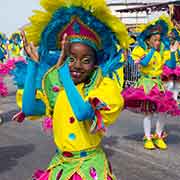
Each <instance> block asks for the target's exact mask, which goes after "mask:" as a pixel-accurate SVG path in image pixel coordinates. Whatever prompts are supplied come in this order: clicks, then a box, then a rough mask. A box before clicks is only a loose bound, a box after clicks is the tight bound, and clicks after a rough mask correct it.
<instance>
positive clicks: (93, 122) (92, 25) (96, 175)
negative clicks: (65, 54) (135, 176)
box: [17, 0, 128, 180]
mask: <svg viewBox="0 0 180 180" xmlns="http://www.w3.org/2000/svg"><path fill="white" fill-rule="evenodd" d="M41 5H42V6H43V8H44V9H45V11H35V15H34V16H32V17H31V18H30V20H31V23H32V24H31V25H30V26H28V27H26V32H27V38H28V40H29V41H30V42H34V44H35V45H37V46H38V47H39V49H38V52H39V55H40V62H39V63H35V62H33V61H32V60H31V59H28V65H27V67H26V68H27V72H26V73H27V76H26V79H25V84H24V85H23V86H21V87H20V85H19V87H20V88H21V89H19V91H18V93H17V100H18V104H19V105H20V106H22V112H20V113H19V114H18V116H19V117H20V120H22V119H23V117H24V116H26V117H30V118H31V119H33V118H34V117H39V116H42V115H45V116H46V118H45V122H44V128H45V129H47V128H50V127H52V128H53V135H54V142H55V144H56V146H57V154H56V155H55V157H54V158H53V159H52V161H51V163H50V165H49V167H48V168H47V169H46V170H45V171H41V170H38V171H37V172H36V173H35V174H34V176H33V179H35V180H56V179H61V178H62V179H64V180H74V179H76V180H89V179H94V180H96V179H104V180H106V179H108V180H113V179H115V177H114V176H113V174H112V171H111V168H110V166H109V163H108V160H107V158H106V155H105V154H104V152H103V150H102V149H101V147H100V146H101V140H102V138H103V135H104V132H105V131H106V128H107V127H108V126H109V125H111V124H112V123H114V122H115V121H116V119H117V118H118V116H119V114H120V112H121V110H122V109H123V105H124V101H123V98H122V96H121V94H120V91H121V90H122V85H123V74H122V70H121V69H122V66H123V55H122V52H121V51H119V49H121V48H128V33H127V31H126V28H125V26H124V25H123V24H122V23H121V22H120V21H119V19H118V18H117V17H115V16H113V15H112V14H111V12H110V10H109V9H108V7H107V6H106V3H105V1H104V0H98V1H97V0H90V1H88V2H86V1H83V0H78V1H77V0H76V1H75V0H70V1H66V0H61V1H57V0H52V1H49V0H42V1H41ZM62 17H63V18H62ZM65 33H66V34H67V36H68V40H69V42H70V43H77V42H78V43H83V44H85V45H87V46H90V47H91V48H93V49H94V51H95V52H96V55H97V63H98V68H97V69H96V70H94V72H93V74H92V75H91V77H90V79H89V80H90V81H89V83H88V84H85V83H81V84H77V85H76V86H75V85H74V82H73V81H72V79H71V75H70V73H69V66H68V61H67V62H65V63H64V64H63V65H62V66H61V67H60V68H59V69H56V68H55V67H54V65H55V64H56V62H57V60H58V58H59V55H60V53H61V52H60V47H59V39H58V38H57V37H59V38H60V39H62V37H63V35H64V34H65ZM118 47H120V48H118ZM17 79H18V78H17ZM18 83H19V84H20V79H18V82H17V84H18ZM22 94H23V95H22ZM21 99H22V102H21ZM51 120H52V121H51Z"/></svg>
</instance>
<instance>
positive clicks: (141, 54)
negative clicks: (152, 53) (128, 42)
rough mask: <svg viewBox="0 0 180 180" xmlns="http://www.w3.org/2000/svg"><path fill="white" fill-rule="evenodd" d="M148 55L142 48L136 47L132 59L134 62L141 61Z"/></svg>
mask: <svg viewBox="0 0 180 180" xmlns="http://www.w3.org/2000/svg"><path fill="white" fill-rule="evenodd" d="M145 55H146V52H145V50H144V49H143V48H142V47H140V46H136V47H135V48H134V49H133V51H132V55H131V56H132V59H133V60H134V61H140V60H141V58H142V57H144V56H145Z"/></svg>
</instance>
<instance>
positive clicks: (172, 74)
mask: <svg viewBox="0 0 180 180" xmlns="http://www.w3.org/2000/svg"><path fill="white" fill-rule="evenodd" d="M161 77H162V80H163V81H168V80H170V79H175V80H177V79H180V66H177V67H176V68H175V69H171V68H169V67H168V66H164V67H163V73H162V75H161Z"/></svg>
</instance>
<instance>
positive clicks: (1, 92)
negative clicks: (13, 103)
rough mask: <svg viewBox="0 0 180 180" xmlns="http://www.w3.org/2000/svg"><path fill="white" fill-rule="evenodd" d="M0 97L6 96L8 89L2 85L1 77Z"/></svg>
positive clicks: (0, 79) (1, 79)
mask: <svg viewBox="0 0 180 180" xmlns="http://www.w3.org/2000/svg"><path fill="white" fill-rule="evenodd" d="M0 95H1V96H4V97H5V96H7V95H8V89H7V87H6V85H5V84H4V82H3V78H2V77H0Z"/></svg>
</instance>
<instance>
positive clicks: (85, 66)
mask: <svg viewBox="0 0 180 180" xmlns="http://www.w3.org/2000/svg"><path fill="white" fill-rule="evenodd" d="M95 63H96V57H95V52H94V51H93V49H92V48H91V47H89V46H86V45H84V44H81V43H72V44H71V46H70V60H69V68H70V73H71V76H72V79H73V81H74V83H75V84H79V83H82V82H86V81H88V80H89V77H90V75H91V73H92V72H93V70H94V69H95Z"/></svg>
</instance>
